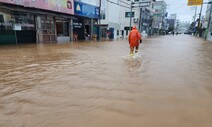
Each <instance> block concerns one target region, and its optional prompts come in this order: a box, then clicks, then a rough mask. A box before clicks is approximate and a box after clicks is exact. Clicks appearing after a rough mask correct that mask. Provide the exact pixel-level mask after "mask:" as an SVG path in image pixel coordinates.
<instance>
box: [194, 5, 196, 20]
mask: <svg viewBox="0 0 212 127" xmlns="http://www.w3.org/2000/svg"><path fill="white" fill-rule="evenodd" d="M196 15H197V6H196V7H195V14H194V22H195V20H196Z"/></svg>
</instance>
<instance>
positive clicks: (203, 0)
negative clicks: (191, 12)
mask: <svg viewBox="0 0 212 127" xmlns="http://www.w3.org/2000/svg"><path fill="white" fill-rule="evenodd" d="M203 1H204V0H202V5H201V8H200V13H199V21H198V27H197V28H198V34H199V35H200V29H201V28H200V21H201V15H202V6H203ZM196 36H197V35H196Z"/></svg>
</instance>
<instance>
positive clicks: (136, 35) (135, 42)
mask: <svg viewBox="0 0 212 127" xmlns="http://www.w3.org/2000/svg"><path fill="white" fill-rule="evenodd" d="M141 39H142V38H141V34H140V32H139V31H138V30H137V29H136V27H135V26H133V28H132V31H130V34H129V37H128V40H129V43H130V47H136V46H139V42H140V40H141Z"/></svg>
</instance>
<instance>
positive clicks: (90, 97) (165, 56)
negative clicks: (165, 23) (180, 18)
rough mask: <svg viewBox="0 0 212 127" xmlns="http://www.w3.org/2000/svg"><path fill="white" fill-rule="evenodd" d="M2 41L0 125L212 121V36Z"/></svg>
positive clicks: (194, 125)
mask: <svg viewBox="0 0 212 127" xmlns="http://www.w3.org/2000/svg"><path fill="white" fill-rule="evenodd" d="M140 49H141V57H138V58H136V59H132V58H128V55H129V44H128V42H127V41H111V42H110V41H109V42H88V43H86V42H79V43H67V44H39V45H24V46H18V47H17V46H1V47H0V61H1V62H0V127H211V126H212V121H211V119H212V78H211V77H212V43H210V42H205V41H203V40H202V39H198V38H195V37H192V36H189V35H178V36H171V35H170V36H160V37H155V38H149V39H147V40H145V41H144V42H143V43H142V46H141V47H140Z"/></svg>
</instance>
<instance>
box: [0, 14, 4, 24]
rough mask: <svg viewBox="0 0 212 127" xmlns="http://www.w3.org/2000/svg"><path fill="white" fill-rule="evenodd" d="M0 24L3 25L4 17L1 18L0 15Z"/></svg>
mask: <svg viewBox="0 0 212 127" xmlns="http://www.w3.org/2000/svg"><path fill="white" fill-rule="evenodd" d="M0 23H4V17H3V15H0Z"/></svg>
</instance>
